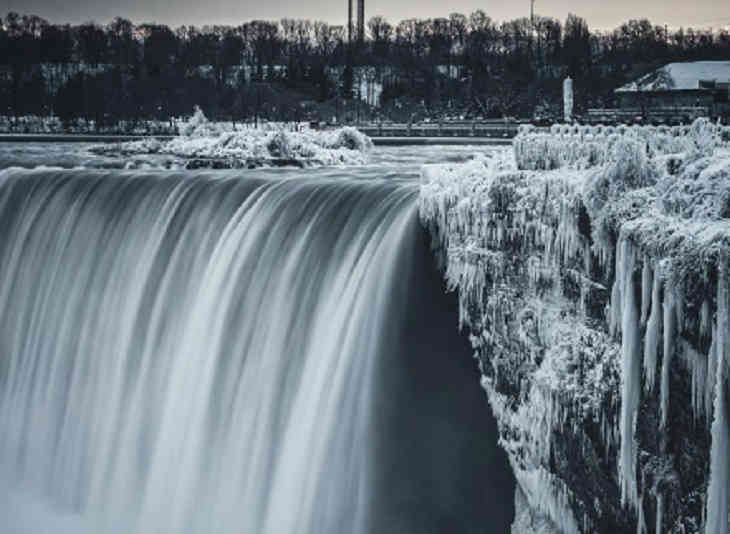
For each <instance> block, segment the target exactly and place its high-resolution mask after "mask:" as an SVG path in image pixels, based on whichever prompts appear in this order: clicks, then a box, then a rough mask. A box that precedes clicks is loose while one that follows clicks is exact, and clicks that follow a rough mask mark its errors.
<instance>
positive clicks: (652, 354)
mask: <svg viewBox="0 0 730 534" xmlns="http://www.w3.org/2000/svg"><path fill="white" fill-rule="evenodd" d="M660 291H661V276H659V271H656V272H655V273H654V280H653V284H652V290H651V314H650V315H649V320H648V321H647V323H646V336H645V338H644V377H645V380H646V382H645V383H644V385H645V387H646V390H647V391H653V390H654V383H655V381H656V364H657V351H658V349H659V327H660V324H661V319H660V317H661V315H660V312H659V305H660Z"/></svg>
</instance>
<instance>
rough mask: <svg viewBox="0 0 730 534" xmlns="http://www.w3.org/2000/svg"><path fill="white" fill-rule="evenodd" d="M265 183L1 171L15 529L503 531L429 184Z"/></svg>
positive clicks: (2, 381)
mask: <svg viewBox="0 0 730 534" xmlns="http://www.w3.org/2000/svg"><path fill="white" fill-rule="evenodd" d="M257 176H259V177H260V178H250V177H248V178H244V179H242V178H241V177H240V176H235V175H233V174H208V175H192V174H187V173H181V174H179V175H177V174H174V173H169V172H168V173H159V172H157V173H149V174H147V175H145V174H139V173H137V174H132V173H122V172H117V171H114V172H102V171H82V170H72V171H61V170H49V169H38V170H33V171H24V170H19V169H9V170H5V171H0V233H1V235H2V240H0V429H2V432H1V433H0V515H1V516H2V517H3V518H4V520H5V521H6V523H5V524H6V529H7V530H6V531H7V532H11V533H12V532H28V533H31V534H36V533H42V532H43V533H45V532H50V531H52V532H61V533H68V534H77V533H83V534H89V533H94V534H104V533H111V534H121V533H140V534H147V533H156V534H157V533H184V534H188V533H191V534H197V533H211V532H215V533H224V534H225V533H229V532H236V533H252V534H254V533H255V534H289V533H295V532H296V533H305V534H306V533H310V534H330V533H332V534H335V533H336V534H341V533H353V534H357V533H368V532H379V533H383V532H384V533H387V532H419V533H421V532H439V531H443V528H444V526H445V525H446V526H448V527H449V528H450V530H449V531H450V532H490V531H491V532H504V531H505V529H506V528H507V525H508V522H509V520H510V516H511V513H512V512H511V506H512V489H513V487H514V486H513V484H514V482H513V481H512V479H511V475H510V474H509V472H508V468H507V465H506V460H505V458H504V457H503V454H502V453H501V451H498V449H497V446H496V428H495V424H494V421H493V420H491V418H490V416H488V414H487V405H486V401H485V399H484V398H483V397H482V395H481V394H480V393H481V392H480V391H479V390H478V385H477V376H476V371H475V370H474V369H473V365H472V362H471V361H469V358H468V347H467V345H466V344H465V341H464V340H462V339H460V338H459V337H458V335H457V333H456V327H455V325H456V321H457V316H456V314H457V311H456V302H455V301H454V300H453V299H452V298H450V297H447V296H445V295H443V293H442V290H441V286H440V280H439V279H438V275H437V273H435V271H434V270H433V268H432V266H431V264H430V263H428V264H427V265H423V263H424V262H425V261H427V260H429V258H428V257H427V256H428V252H427V248H426V245H425V238H424V235H423V231H422V230H421V229H420V227H419V225H418V221H417V217H416V207H415V197H416V195H417V188H416V187H415V186H414V185H409V184H407V183H399V182H396V181H392V182H386V181H378V180H375V181H354V180H344V179H339V180H335V179H331V178H309V179H286V178H284V179H281V178H279V179H271V178H266V177H265V175H262V174H257ZM432 271H433V272H432ZM448 352H453V354H449V353H448ZM6 531H3V532H6Z"/></svg>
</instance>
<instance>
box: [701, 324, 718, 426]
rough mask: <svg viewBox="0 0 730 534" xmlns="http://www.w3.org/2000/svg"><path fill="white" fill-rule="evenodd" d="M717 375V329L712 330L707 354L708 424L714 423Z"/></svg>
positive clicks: (706, 404)
mask: <svg viewBox="0 0 730 534" xmlns="http://www.w3.org/2000/svg"><path fill="white" fill-rule="evenodd" d="M716 375H717V328H716V327H713V328H712V343H711V344H710V350H709V352H708V353H707V376H706V379H705V388H704V397H705V399H704V400H705V414H706V415H707V422H708V424H711V423H712V403H713V402H714V400H715V376H716Z"/></svg>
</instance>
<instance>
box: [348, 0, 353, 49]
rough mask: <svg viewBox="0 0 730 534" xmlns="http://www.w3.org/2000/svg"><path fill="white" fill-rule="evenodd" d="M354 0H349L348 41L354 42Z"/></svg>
mask: <svg viewBox="0 0 730 534" xmlns="http://www.w3.org/2000/svg"><path fill="white" fill-rule="evenodd" d="M352 2H353V0H347V42H348V43H351V42H352V37H353V35H352V30H353V27H352Z"/></svg>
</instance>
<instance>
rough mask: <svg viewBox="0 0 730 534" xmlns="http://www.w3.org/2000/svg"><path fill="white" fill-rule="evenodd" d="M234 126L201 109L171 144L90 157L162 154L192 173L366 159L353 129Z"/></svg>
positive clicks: (108, 149) (123, 146)
mask: <svg viewBox="0 0 730 534" xmlns="http://www.w3.org/2000/svg"><path fill="white" fill-rule="evenodd" d="M230 126H231V125H230V124H221V123H215V122H210V121H208V120H207V119H206V118H205V115H204V114H203V112H202V111H201V110H200V109H197V111H196V112H195V114H194V115H193V117H192V118H191V119H190V120H189V121H186V122H183V123H181V124H180V125H179V127H178V128H179V131H180V135H179V136H176V137H174V138H171V139H155V138H149V139H143V140H140V141H131V142H126V143H114V144H104V145H99V146H97V147H94V148H92V152H94V153H96V154H99V155H104V156H113V155H118V156H124V157H126V156H137V155H143V154H160V155H169V156H174V157H177V158H182V159H185V160H188V161H189V166H190V167H207V166H213V167H218V166H220V167H234V168H237V167H247V166H261V165H272V164H275V165H301V166H305V165H306V166H309V165H358V164H364V163H366V162H367V159H368V151H369V150H370V148H372V142H371V141H370V138H368V137H367V136H365V135H363V134H362V133H360V132H359V131H357V130H356V129H355V128H350V127H344V128H340V129H337V130H325V131H315V130H310V129H308V128H303V127H300V128H298V129H293V130H291V129H286V128H284V127H283V125H277V124H266V125H263V126H262V127H258V128H244V129H238V130H234V129H232V128H231V127H230Z"/></svg>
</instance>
